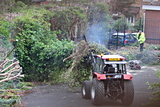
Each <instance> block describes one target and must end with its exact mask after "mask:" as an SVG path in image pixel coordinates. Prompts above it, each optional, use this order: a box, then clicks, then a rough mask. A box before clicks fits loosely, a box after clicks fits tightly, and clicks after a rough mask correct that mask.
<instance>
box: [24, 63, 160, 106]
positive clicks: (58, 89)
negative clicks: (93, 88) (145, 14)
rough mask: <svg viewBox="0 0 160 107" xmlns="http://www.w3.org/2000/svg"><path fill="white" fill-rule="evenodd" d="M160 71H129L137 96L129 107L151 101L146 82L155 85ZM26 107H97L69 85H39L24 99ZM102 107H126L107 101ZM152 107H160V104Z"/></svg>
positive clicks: (150, 92)
mask: <svg viewBox="0 0 160 107" xmlns="http://www.w3.org/2000/svg"><path fill="white" fill-rule="evenodd" d="M158 70H160V66H143V67H142V69H141V70H129V72H130V73H131V74H133V84H134V90H135V96H134V101H133V104H132V105H131V106H129V107H144V106H143V105H144V104H146V103H147V102H148V101H149V98H150V97H151V94H152V92H154V91H155V90H149V89H148V85H147V84H146V82H150V83H154V82H159V81H160V80H159V79H158V77H157V76H156V75H155V72H157V71H158ZM22 103H23V104H24V105H25V107H96V106H94V105H92V103H91V100H86V99H83V98H82V96H81V93H80V87H79V88H77V91H76V92H73V91H71V90H70V89H69V88H68V85H67V84H59V85H49V86H47V85H39V86H36V87H34V88H33V89H32V90H31V93H28V94H25V95H24V96H23V97H22ZM100 107H125V106H123V105H122V104H121V102H120V101H111V100H109V99H106V100H105V103H104V104H103V105H102V106H100ZM150 107H160V102H159V103H157V104H154V105H152V106H150Z"/></svg>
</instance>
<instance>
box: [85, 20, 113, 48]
mask: <svg viewBox="0 0 160 107" xmlns="http://www.w3.org/2000/svg"><path fill="white" fill-rule="evenodd" d="M109 35H110V32H109V28H107V26H106V24H105V23H103V22H99V23H96V24H93V25H91V26H90V27H89V28H88V32H87V35H86V38H87V40H88V41H89V42H90V43H98V44H103V45H106V43H107V41H108V39H109Z"/></svg>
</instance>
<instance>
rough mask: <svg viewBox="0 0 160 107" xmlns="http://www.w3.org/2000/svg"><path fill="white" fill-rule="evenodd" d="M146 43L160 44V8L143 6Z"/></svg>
mask: <svg viewBox="0 0 160 107" xmlns="http://www.w3.org/2000/svg"><path fill="white" fill-rule="evenodd" d="M143 9H144V10H145V11H144V14H145V16H144V25H145V26H144V32H145V34H146V39H147V40H146V42H147V43H150V44H160V6H155V5H143Z"/></svg>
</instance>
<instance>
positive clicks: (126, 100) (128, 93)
mask: <svg viewBox="0 0 160 107" xmlns="http://www.w3.org/2000/svg"><path fill="white" fill-rule="evenodd" d="M133 99H134V86H133V82H132V81H124V94H123V96H122V98H121V101H122V104H124V105H127V106H128V105H131V104H132V102H133Z"/></svg>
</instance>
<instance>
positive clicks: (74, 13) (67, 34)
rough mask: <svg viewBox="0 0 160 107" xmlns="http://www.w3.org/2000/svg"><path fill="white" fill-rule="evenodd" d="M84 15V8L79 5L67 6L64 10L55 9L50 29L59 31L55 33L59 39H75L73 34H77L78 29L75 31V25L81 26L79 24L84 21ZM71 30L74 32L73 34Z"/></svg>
mask: <svg viewBox="0 0 160 107" xmlns="http://www.w3.org/2000/svg"><path fill="white" fill-rule="evenodd" d="M85 19H86V15H85V10H84V9H82V8H80V7H71V6H70V7H68V8H66V9H65V10H57V11H55V12H54V16H53V17H52V20H51V30H52V31H61V33H60V34H58V35H57V37H58V39H59V40H62V39H67V40H74V39H77V38H75V36H76V35H77V36H79V35H80V34H79V32H82V31H80V29H81V30H82V28H78V31H75V26H78V25H79V27H81V24H82V23H84V22H85ZM72 32H76V33H75V34H73V33H72Z"/></svg>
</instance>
